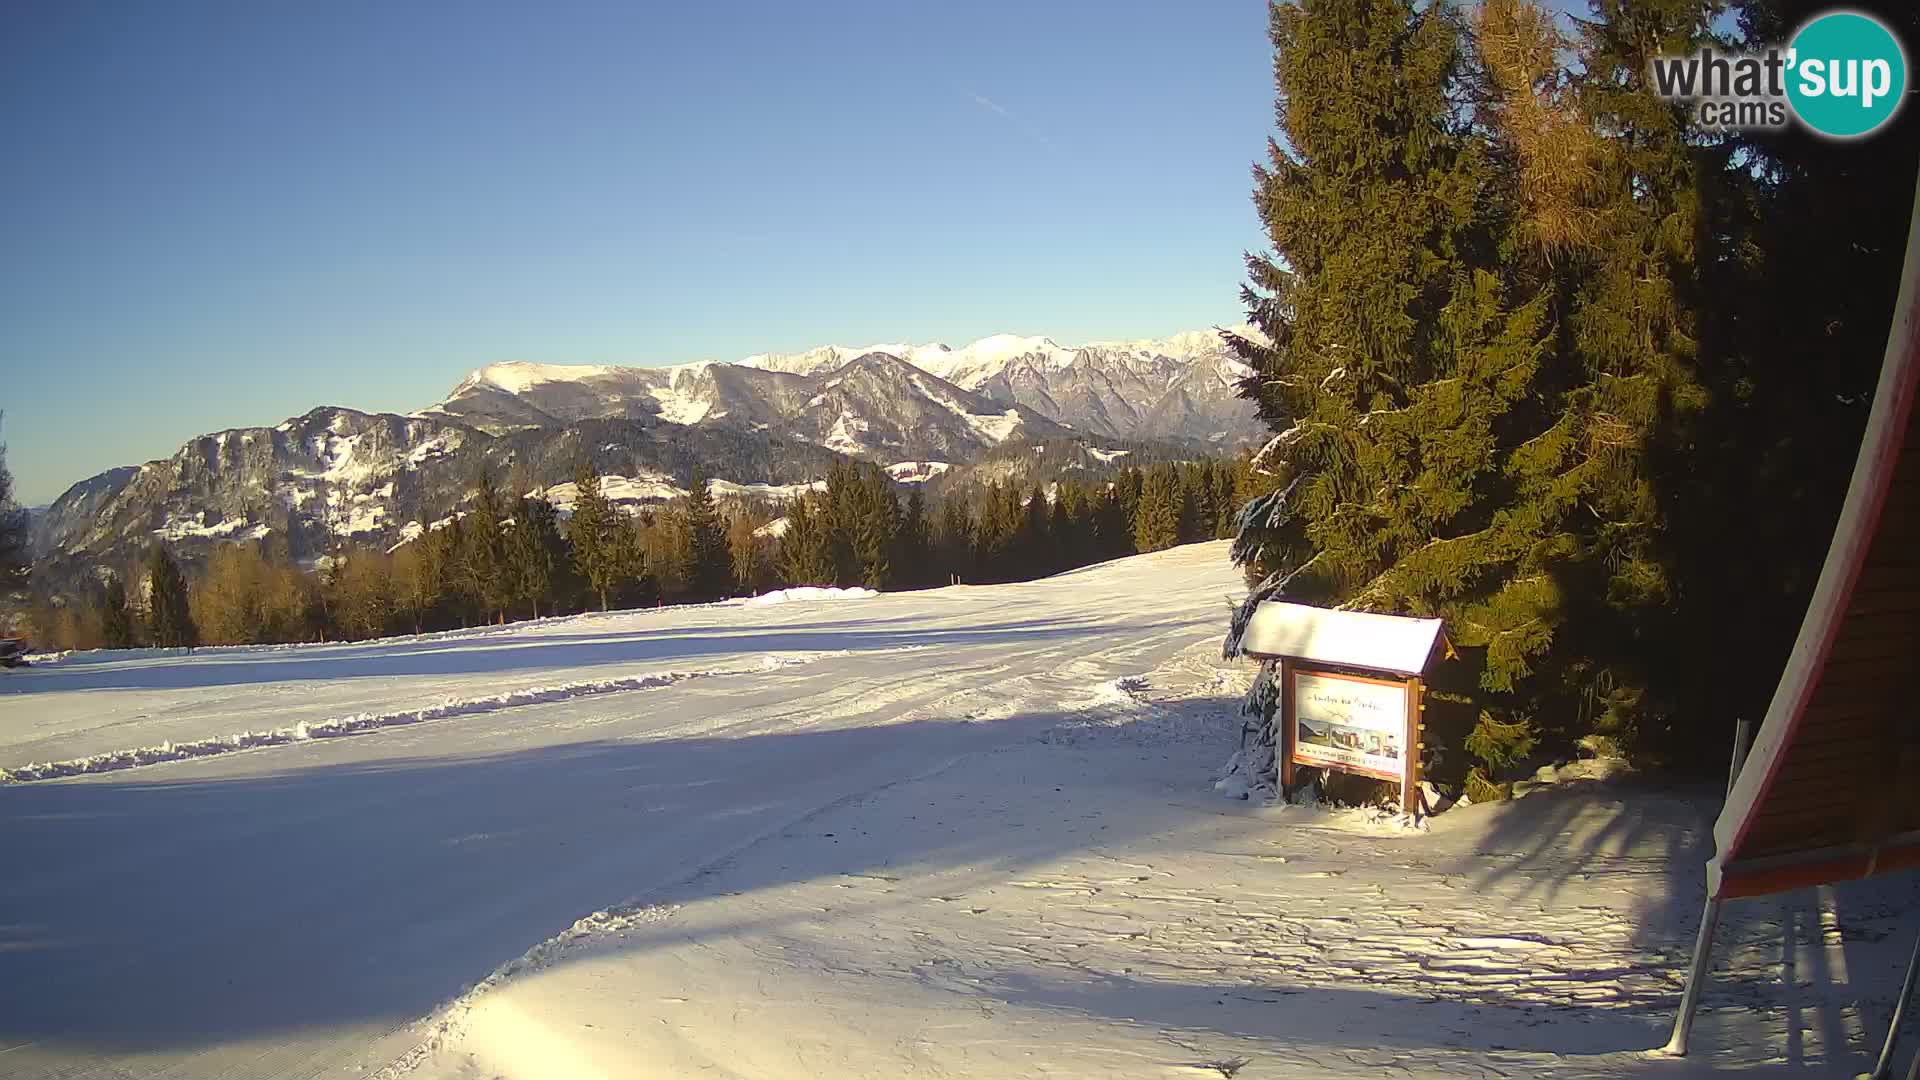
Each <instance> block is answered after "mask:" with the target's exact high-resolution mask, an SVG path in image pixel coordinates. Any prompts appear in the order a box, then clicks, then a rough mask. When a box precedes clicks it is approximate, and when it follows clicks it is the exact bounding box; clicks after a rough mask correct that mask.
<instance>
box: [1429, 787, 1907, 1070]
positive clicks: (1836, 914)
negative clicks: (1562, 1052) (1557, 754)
mask: <svg viewBox="0 0 1920 1080" xmlns="http://www.w3.org/2000/svg"><path fill="white" fill-rule="evenodd" d="M1721 794H1722V793H1721V792H1720V790H1719V789H1718V788H1716V787H1714V786H1712V785H1707V784H1701V785H1697V786H1691V787H1680V788H1676V787H1674V786H1673V785H1672V784H1671V783H1667V784H1660V783H1656V782H1654V781H1647V782H1643V783H1616V784H1607V785H1594V784H1570V785H1561V786H1558V787H1556V788H1552V789H1547V790H1545V791H1542V792H1538V793H1536V794H1533V795H1530V796H1528V797H1527V798H1525V799H1522V800H1519V801H1516V802H1513V803H1510V804H1504V805H1501V806H1498V807H1492V808H1489V810H1490V811H1491V812H1492V813H1494V814H1496V815H1497V817H1496V819H1495V822H1494V824H1493V825H1492V827H1491V828H1489V829H1487V830H1486V832H1485V834H1484V836H1483V837H1482V840H1481V842H1480V843H1479V844H1478V845H1477V846H1476V848H1475V850H1474V852H1473V859H1472V862H1471V864H1470V866H1469V867H1467V868H1466V869H1469V872H1470V876H1471V878H1472V879H1473V880H1474V881H1475V883H1476V885H1477V886H1478V887H1481V888H1486V889H1499V890H1500V891H1501V893H1502V895H1503V896H1511V897H1512V899H1513V902H1514V903H1515V904H1516V905H1525V904H1528V903H1538V904H1540V905H1543V906H1544V905H1548V904H1551V903H1553V902H1555V901H1556V900H1557V899H1562V898H1563V897H1564V895H1565V894H1566V893H1567V891H1568V890H1569V889H1570V888H1571V889H1575V890H1588V889H1593V888H1595V887H1598V888H1601V889H1604V890H1609V891H1616V890H1617V891H1627V892H1631V893H1633V894H1634V895H1635V896H1636V897H1637V899H1636V902H1635V904H1634V909H1633V926H1632V928H1631V929H1632V944H1633V945H1634V946H1635V947H1636V948H1639V949H1642V950H1645V951H1648V952H1651V953H1653V954H1654V955H1656V956H1657V957H1660V958H1661V960H1662V961H1664V964H1665V965H1666V966H1665V973H1666V974H1667V975H1668V976H1669V977H1670V979H1671V981H1672V993H1671V994H1670V995H1669V998H1670V1000H1671V1002H1672V1005H1673V1007H1674V1008H1677V1007H1678V1004H1679V992H1680V989H1681V988H1682V986H1683V985H1684V979H1685V972H1686V969H1687V966H1688V964H1689V962H1690V961H1691V958H1692V950H1693V945H1694V939H1695V936H1696V934H1697V933H1698V931H1699V925H1700V915H1701V912H1702V907H1703V905H1704V903H1705V900H1706V863H1707V860H1708V859H1709V858H1710V857H1711V856H1712V854H1713V822H1714V819H1715V817H1716V816H1717V815H1718V814H1719V811H1720V805H1721V802H1722V798H1721ZM1472 867H1478V868H1479V869H1472ZM1917 909H1920V875H1915V874H1906V875H1902V876H1899V877H1895V878H1887V879H1880V880H1875V881H1865V882H1845V883H1840V884H1837V885H1832V886H1825V887H1822V888H1810V889H1800V890H1796V891H1793V892H1788V893H1781V894H1778V895H1775V896H1768V897H1755V898H1750V899H1743V900H1735V901H1729V902H1728V903H1727V904H1726V905H1725V906H1724V907H1723V909H1722V913H1721V918H1720V923H1719V927H1718V930H1717V933H1716V944H1715V948H1714V968H1713V973H1712V975H1711V977H1710V979H1709V981H1708V983H1707V985H1706V987H1705V991H1704V994H1703V996H1702V1006H1701V1014H1700V1015H1701V1019H1700V1022H1699V1024H1698V1026H1697V1027H1696V1029H1695V1036H1694V1040H1693V1042H1694V1053H1695V1056H1696V1057H1699V1056H1704V1055H1708V1054H1711V1053H1712V1052H1713V1051H1714V1050H1715V1049H1717V1048H1718V1047H1717V1046H1716V1043H1715V1035H1714V1033H1715V1030H1716V1028H1717V1027H1718V1026H1719V1025H1718V1023H1717V1022H1716V1019H1715V1017H1716V1015H1717V1016H1719V1017H1722V1018H1726V1017H1732V1016H1733V1015H1735V1014H1738V1013H1741V1012H1744V1011H1750V1010H1756V1009H1765V1010H1777V1011H1779V1012H1780V1013H1781V1014H1782V1020H1781V1026H1782V1027H1783V1029H1784V1038H1783V1044H1782V1045H1781V1046H1780V1047H1778V1048H1777V1050H1778V1052H1779V1055H1780V1056H1781V1057H1784V1058H1785V1060H1786V1062H1787V1063H1788V1064H1789V1065H1790V1066H1792V1067H1794V1068H1812V1069H1821V1070H1833V1071H1834V1072H1835V1073H1836V1074H1844V1075H1854V1074H1857V1073H1862V1072H1865V1071H1867V1070H1868V1069H1869V1068H1870V1066H1871V1064H1872V1056H1873V1055H1874V1054H1876V1053H1877V1052H1878V1049H1879V1040H1880V1039H1881V1038H1882V1037H1884V1035H1885V1033H1886V1031H1885V1024H1886V1023H1887V1020H1888V1018H1889V1016H1890V1015H1891V1012H1892V1000H1893V997H1894V995H1895V993H1896V991H1897V989H1898V987H1899V979H1900V976H1901V973H1902V969H1903V966H1904V964H1905V961H1906V959H1907V956H1908V950H1909V949H1910V948H1911V947H1912V944H1913V939H1912V937H1911V933H1912V931H1913V926H1912V925H1911V923H1912V920H1911V913H1912V912H1913V911H1914V910H1917ZM1518 918H1519V917H1518V916H1517V919H1518ZM1903 920H1904V921H1905V923H1906V924H1907V925H1904V926H1903V925H1902V922H1903ZM1736 959H1737V961H1738V967H1737V968H1736V967H1735V961H1736ZM1660 1019H1661V1024H1660V1027H1659V1030H1658V1032H1657V1034H1658V1038H1657V1039H1655V1040H1654V1041H1653V1042H1650V1043H1648V1044H1647V1045H1649V1046H1651V1045H1658V1044H1661V1043H1664V1042H1665V1041H1666V1036H1667V1034H1668V1033H1669V1031H1670V1029H1671V1024H1672V1020H1673V1015H1672V1013H1671V1012H1668V1013H1666V1014H1664V1015H1663V1016H1662V1017H1661V1018H1660ZM1863 1026H1864V1031H1863V1030H1862V1028H1863ZM1909 1027H1910V1028H1912V1029H1913V1030H1914V1031H1916V1032H1920V1021H1916V1022H1915V1023H1912V1024H1910V1025H1909ZM1809 1036H1813V1038H1810V1037H1809ZM1735 1037H1736V1038H1737V1037H1738V1036H1735ZM1908 1045H1911V1044H1910V1043H1909V1044H1908Z"/></svg>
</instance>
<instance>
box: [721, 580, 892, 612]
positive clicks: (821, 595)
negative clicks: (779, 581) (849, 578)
mask: <svg viewBox="0 0 1920 1080" xmlns="http://www.w3.org/2000/svg"><path fill="white" fill-rule="evenodd" d="M879 595H880V594H879V593H877V592H875V591H874V590H872V589H863V588H860V587H859V586H855V587H853V588H851V589H842V588H838V587H832V586H829V587H826V588H822V587H820V586H818V585H801V586H798V587H795V588H792V589H775V590H774V591H772V592H770V593H761V594H760V595H759V596H756V597H754V598H753V599H751V600H748V601H747V603H748V604H749V605H751V606H754V607H761V606H765V605H768V604H786V603H792V602H795V601H803V600H865V599H867V598H868V597H873V596H879Z"/></svg>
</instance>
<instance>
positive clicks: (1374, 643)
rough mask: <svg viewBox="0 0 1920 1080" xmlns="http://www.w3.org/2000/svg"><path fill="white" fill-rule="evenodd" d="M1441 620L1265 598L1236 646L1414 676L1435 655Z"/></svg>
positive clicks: (1265, 653) (1254, 651)
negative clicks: (1434, 646)
mask: <svg viewBox="0 0 1920 1080" xmlns="http://www.w3.org/2000/svg"><path fill="white" fill-rule="evenodd" d="M1440 622H1441V621H1440V620H1439V619H1413V618H1408V617H1407V616H1405V615H1378V614H1375V613H1373V612H1371V611H1335V610H1333V609H1331V608H1322V607H1314V606H1312V605H1310V604H1290V603H1286V602H1284V601H1280V600H1269V601H1267V602H1266V603H1264V604H1261V605H1260V606H1259V607H1258V608H1256V609H1254V612H1253V618H1252V619H1251V620H1250V621H1249V622H1248V623H1247V630H1246V633H1244V634H1242V635H1241V637H1240V646H1241V649H1242V650H1243V651H1244V652H1246V653H1247V654H1248V655H1249V656H1258V657H1262V658H1269V657H1281V656H1285V657H1291V658H1293V659H1295V660H1307V661H1311V662H1314V663H1319V664H1338V665H1341V666H1343V667H1356V668H1371V669H1374V670H1377V671H1391V672H1394V673H1396V674H1400V675H1418V674H1420V673H1421V672H1422V671H1424V670H1426V667H1427V661H1428V659H1429V658H1431V657H1432V656H1433V644H1434V642H1435V641H1437V640H1439V638H1440Z"/></svg>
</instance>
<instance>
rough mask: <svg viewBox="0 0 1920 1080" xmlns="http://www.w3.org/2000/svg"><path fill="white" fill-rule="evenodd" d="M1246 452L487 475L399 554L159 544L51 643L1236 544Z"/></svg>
mask: <svg viewBox="0 0 1920 1080" xmlns="http://www.w3.org/2000/svg"><path fill="white" fill-rule="evenodd" d="M1261 482H1262V474H1259V473H1257V472H1255V471H1253V470H1252V469H1250V468H1249V465H1248V458H1247V457H1246V456H1245V455H1243V456H1242V457H1240V458H1239V459H1236V460H1201V461H1192V462H1181V463H1163V464H1156V465H1152V466H1150V467H1148V468H1146V469H1123V470H1121V471H1120V472H1119V473H1118V474H1117V476H1115V478H1114V479H1113V480H1112V481H1111V482H1102V483H1098V484H1095V483H1082V482H1076V481H1074V480H1062V481H1056V482H1053V483H1050V484H1047V485H1045V486H1041V485H1032V486H1026V487H1022V486H1019V485H1015V484H1011V483H1008V484H1002V483H999V482H990V483H988V484H987V485H986V486H985V487H984V488H981V489H978V490H961V491H954V492H951V493H949V494H948V495H947V496H946V497H944V498H942V499H940V500H939V501H938V503H937V504H933V503H930V502H929V500H928V498H927V497H926V494H925V492H924V491H923V490H921V489H920V488H918V487H913V488H911V489H909V490H906V491H904V493H903V490H902V487H901V486H900V485H898V484H896V483H895V482H894V481H893V480H892V479H891V478H889V477H888V476H887V474H886V473H885V472H884V471H882V470H881V469H880V468H879V467H878V466H875V465H871V464H866V463H850V462H839V463H836V464H834V465H832V466H831V467H830V468H829V469H828V470H827V475H826V478H825V481H824V483H822V484H817V485H816V486H815V487H814V488H813V489H812V490H809V491H807V492H805V493H803V494H801V495H800V496H798V497H797V498H794V499H791V500H788V501H787V502H785V503H784V504H780V503H774V502H768V501H756V500H751V499H741V500H729V501H728V503H727V504H726V505H724V506H723V505H720V504H717V503H716V502H715V500H714V498H713V496H712V494H711V493H710V491H709V485H708V482H707V478H706V476H705V475H704V473H703V472H702V471H700V470H699V469H697V468H696V470H695V471H694V474H693V476H692V478H691V479H690V481H689V485H688V486H689V493H688V494H687V495H686V496H685V497H683V498H680V499H677V500H675V501H673V502H672V503H669V504H667V505H664V506H660V507H654V508H647V509H643V510H642V511H640V512H639V513H637V514H634V513H629V512H627V511H626V510H625V509H623V508H622V507H620V506H617V505H615V504H614V503H613V502H612V501H610V500H609V499H608V497H607V495H606V494H605V492H604V491H603V490H602V486H601V483H600V477H599V475H598V474H597V473H596V472H595V471H594V470H593V469H592V468H591V467H590V466H586V465H583V466H581V467H580V468H579V469H578V471H577V474H576V476H575V480H574V487H575V496H574V501H573V504H572V508H571V514H570V515H569V516H568V517H567V518H566V519H565V520H564V521H563V520H562V518H561V514H560V513H559V511H557V510H556V509H555V507H554V505H553V504H552V503H550V502H548V501H547V500H545V499H543V498H540V497H537V496H533V495H527V494H521V495H508V494H506V493H505V492H503V491H502V490H501V489H500V488H499V486H498V485H497V483H496V481H495V480H494V479H493V477H492V476H491V475H490V474H488V473H486V472H484V471H483V472H481V473H480V474H479V475H478V476H477V477H476V478H475V480H474V481H473V484H472V486H471V488H470V490H469V491H468V492H467V495H466V498H465V499H464V500H463V501H462V502H461V504H460V509H459V511H458V512H457V513H455V514H453V515H450V516H449V517H448V518H446V519H443V520H441V521H438V522H434V523H433V524H432V525H430V526H426V527H424V528H423V529H422V530H421V532H420V534H419V535H418V536H417V537H415V538H412V539H410V540H408V541H407V542H405V543H402V544H400V545H398V546H396V547H394V548H392V549H391V550H386V551H382V550H379V549H377V548H368V547H359V546H349V547H342V548H341V549H339V550H337V551H336V552H335V553H333V554H331V555H328V556H326V557H325V558H323V559H321V560H319V562H318V563H317V565H314V566H311V567H303V566H300V565H298V564H297V563H295V562H294V561H293V560H291V559H290V558H288V557H287V554H286V547H285V545H284V543H282V544H280V545H275V544H273V543H271V542H260V541H249V542H237V543H229V544H222V545H220V546H218V547H216V548H215V549H214V550H213V552H212V553H211V555H210V556H209V557H208V559H207V561H206V565H205V567H204V569H203V570H202V571H201V572H199V573H198V574H197V575H192V580H191V581H190V580H189V574H188V572H187V571H186V570H184V569H183V568H182V566H181V565H180V563H179V562H178V561H177V560H176V559H175V557H174V556H173V554H172V553H171V552H170V551H169V550H168V549H167V547H166V546H165V545H164V544H159V543H156V544H155V545H154V546H153V548H152V549H151V550H150V551H149V554H148V557H147V558H146V559H145V560H144V561H143V562H142V564H141V566H140V567H139V568H138V569H137V570H135V571H133V572H131V573H125V572H112V571H110V570H103V572H102V573H100V574H99V575H98V580H99V581H100V585H99V587H98V588H97V589H95V590H93V594H92V595H91V596H89V597H87V598H86V599H85V601H84V602H82V603H67V604H63V605H58V606H56V605H54V604H52V603H50V602H47V601H42V602H41V603H40V604H39V605H38V606H37V608H36V610H35V611H34V617H33V623H34V633H35V637H36V639H37V641H38V643H39V644H40V645H41V646H42V647H46V648H54V649H63V648H95V647H107V648H124V647H127V646H132V645H142V644H147V645H159V646H168V647H192V646H195V645H201V644H247V643H276V642H300V641H327V640H361V639H366V638H372V637H380V636H384V635H389V634H404V633H420V632H424V631H430V630H446V629H454V628H459V627H468V626H478V625H486V624H490V623H503V622H506V621H508V620H510V619H520V618H539V617H541V616H543V615H553V614H560V613H568V612H578V611H585V610H602V611H604V610H612V609H616V608H633V607H646V606H652V605H656V604H663V603H672V604H694V603H705V602H709V601H714V600H721V599H725V598H727V597H730V596H741V595H752V594H756V593H760V592H764V591H766V590H768V589H773V588H779V587H783V586H790V585H837V586H855V585H862V586H866V587H869V588H875V589H889V590H898V589H919V588H927V587H933V586H940V585H948V584H956V583H967V584H978V583H995V582H1010V581H1026V580H1030V579H1033V578H1038V577H1044V576H1046V575H1049V574H1054V573H1058V572H1060V571H1063V570H1069V569H1073V568H1075V567H1079V566H1085V565H1088V564H1090V563H1094V562H1099V561H1102V560H1105V559H1111V558H1117V557H1119V556H1123V555H1131V554H1135V553H1138V552H1148V551H1158V550H1161V549H1164V548H1169V547H1173V546H1175V545H1177V544H1185V543H1191V542H1195V541H1200V540H1212V539H1219V538H1225V537H1228V536H1231V535H1232V534H1233V531H1234V520H1235V519H1234V508H1235V507H1236V506H1238V505H1239V504H1240V502H1242V501H1244V500H1245V499H1247V498H1249V497H1251V496H1252V495H1253V494H1257V493H1258V491H1257V490H1256V489H1257V488H1258V487H1259V485H1260V484H1261Z"/></svg>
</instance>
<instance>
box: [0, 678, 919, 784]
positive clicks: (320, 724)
mask: <svg viewBox="0 0 1920 1080" xmlns="http://www.w3.org/2000/svg"><path fill="white" fill-rule="evenodd" d="M916 648H918V646H907V647H906V648H905V649H902V650H900V651H911V650H913V649H916ZM845 655H847V653H845V652H838V653H831V652H826V653H811V654H802V655H791V656H773V655H769V656H767V657H766V658H764V659H763V660H762V661H761V662H760V663H759V664H757V665H755V666H752V667H746V668H714V669H711V670H707V671H667V672H661V673H658V674H652V675H639V676H635V677H632V678H625V679H590V680H586V681H582V682H570V683H561V684H559V685H555V686H530V687H527V688H526V689H523V690H511V691H508V692H507V693H504V694H488V695H486V696H484V697H474V698H464V699H461V700H457V701H444V702H441V703H440V704H438V705H429V706H426V707H424V708H419V709H401V710H398V711H395V712H384V713H364V712H363V713H355V714H353V715H351V716H341V717H336V718H333V719H328V720H320V721H315V722H308V721H305V720H303V721H301V722H300V723H297V724H293V725H291V726H289V727H280V728H273V729H271V730H268V731H241V732H236V733H234V734H232V735H221V736H215V737H211V738H206V739H194V740H192V741H189V742H163V743H160V744H159V745H157V746H141V747H135V748H133V749H131V750H110V751H108V752H106V753H102V754H90V755H88V756H86V757H80V758H71V759H69V760H66V761H47V762H38V763H34V764H29V765H21V766H18V767H16V768H12V769H6V768H0V784H20V783H28V782H31V781H35V780H55V779H60V778H62V777H68V776H84V775H86V774H88V773H103V772H118V771H120V770H122V769H137V768H140V767H142V766H146V765H162V764H165V763H167V762H172V761H187V760H189V759H192V758H202V757H212V756H213V755H215V754H231V753H234V752H236V751H240V750H254V749H258V748H261V747H267V746H289V745H292V744H295V743H303V742H309V741H312V740H314V739H333V738H339V737H340V736H343V735H359V734H362V733H365V732H369V731H377V730H379V729H381V728H388V727H399V726H402V725H407V724H424V723H428V722H430V721H434V720H450V719H453V718H455V717H461V716H473V715H476V714H480V713H490V712H497V711H499V710H501V709H511V708H514V707H516V706H521V705H548V704H552V703H554V702H559V701H569V700H572V699H574V698H583V697H595V696H598V695H601V694H619V693H626V692H629V691H633V690H655V689H659V688H660V687H663V686H671V685H672V684H674V683H678V682H685V681H686V680H688V679H708V678H713V677H715V676H720V675H735V674H741V673H745V672H753V671H776V670H778V669H780V668H783V667H792V666H794V665H797V664H806V663H812V662H813V661H815V660H819V659H822V658H824V657H829V656H845Z"/></svg>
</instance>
